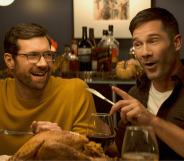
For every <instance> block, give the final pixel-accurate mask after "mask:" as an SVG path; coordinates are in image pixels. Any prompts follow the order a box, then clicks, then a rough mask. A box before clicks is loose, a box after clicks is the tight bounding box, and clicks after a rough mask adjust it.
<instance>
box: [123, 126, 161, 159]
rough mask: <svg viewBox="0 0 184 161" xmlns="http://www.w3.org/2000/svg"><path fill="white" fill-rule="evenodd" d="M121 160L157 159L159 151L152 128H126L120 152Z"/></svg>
mask: <svg viewBox="0 0 184 161" xmlns="http://www.w3.org/2000/svg"><path fill="white" fill-rule="evenodd" d="M121 158H122V159H123V160H135V161H140V160H141V161H142V160H152V161H153V160H154V161H157V160H158V159H159V150H158V145H157V140H156V137H155V133H154V130H153V127H151V126H127V128H126V131H125V136H124V140H123V146H122V151H121Z"/></svg>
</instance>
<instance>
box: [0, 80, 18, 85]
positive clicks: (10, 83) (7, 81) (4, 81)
mask: <svg viewBox="0 0 184 161" xmlns="http://www.w3.org/2000/svg"><path fill="white" fill-rule="evenodd" d="M14 82H15V79H14V78H6V79H0V86H7V85H13V83H14Z"/></svg>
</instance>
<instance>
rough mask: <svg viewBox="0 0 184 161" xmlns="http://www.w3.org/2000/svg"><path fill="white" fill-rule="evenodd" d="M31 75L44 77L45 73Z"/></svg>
mask: <svg viewBox="0 0 184 161" xmlns="http://www.w3.org/2000/svg"><path fill="white" fill-rule="evenodd" d="M32 74H33V75H37V76H43V75H45V73H32Z"/></svg>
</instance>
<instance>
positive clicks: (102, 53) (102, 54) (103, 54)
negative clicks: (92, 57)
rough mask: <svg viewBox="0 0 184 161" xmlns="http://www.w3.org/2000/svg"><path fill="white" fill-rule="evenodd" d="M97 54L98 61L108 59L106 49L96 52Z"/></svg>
mask: <svg viewBox="0 0 184 161" xmlns="http://www.w3.org/2000/svg"><path fill="white" fill-rule="evenodd" d="M97 54H98V60H100V59H104V58H108V57H109V51H108V50H106V49H104V50H103V51H97Z"/></svg>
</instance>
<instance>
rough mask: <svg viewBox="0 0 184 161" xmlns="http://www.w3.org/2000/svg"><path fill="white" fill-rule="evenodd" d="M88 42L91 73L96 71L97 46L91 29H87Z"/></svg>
mask: <svg viewBox="0 0 184 161" xmlns="http://www.w3.org/2000/svg"><path fill="white" fill-rule="evenodd" d="M89 42H90V44H91V68H92V71H97V52H96V50H97V46H96V42H95V37H94V29H93V28H89Z"/></svg>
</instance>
